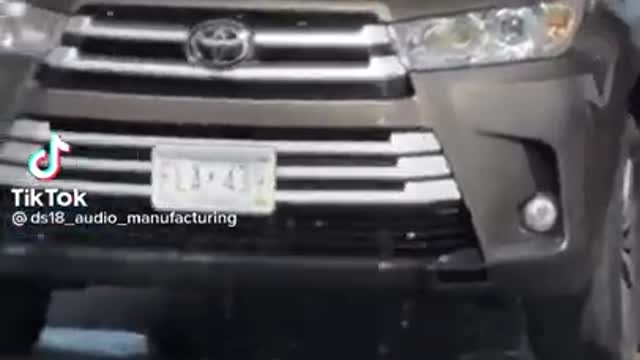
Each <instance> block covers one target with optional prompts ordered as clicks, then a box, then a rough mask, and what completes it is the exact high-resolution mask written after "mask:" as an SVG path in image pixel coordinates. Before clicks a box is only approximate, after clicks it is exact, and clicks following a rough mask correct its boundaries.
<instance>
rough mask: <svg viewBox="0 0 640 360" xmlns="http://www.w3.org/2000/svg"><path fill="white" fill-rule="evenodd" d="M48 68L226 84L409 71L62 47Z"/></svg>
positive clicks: (355, 78)
mask: <svg viewBox="0 0 640 360" xmlns="http://www.w3.org/2000/svg"><path fill="white" fill-rule="evenodd" d="M45 62H46V63H47V65H49V66H51V67H54V68H59V69H64V70H73V71H82V72H93V73H101V74H117V75H125V76H127V75H130V76H148V77H158V78H174V79H192V80H226V81H238V82H242V81H246V82H256V81H257V82H260V81H266V82H284V83H287V82H290V83H295V82H317V83H335V82H338V83H339V82H367V83H369V82H372V81H387V80H393V79H396V78H401V77H403V76H405V74H406V70H405V68H404V67H403V66H402V64H401V63H400V60H399V59H398V58H397V57H396V56H378V57H372V58H370V61H369V64H368V65H367V66H356V65H347V64H340V63H338V64H335V65H318V64H316V65H301V64H299V63H297V64H286V65H284V64H280V65H274V64H264V63H263V64H258V65H251V66H244V67H237V68H231V69H227V70H213V69H207V68H204V67H198V66H193V65H190V64H188V63H186V62H184V63H180V62H154V61H148V60H130V59H125V58H118V57H106V56H86V55H82V54H80V52H79V50H78V49H77V48H72V47H59V48H56V49H55V50H53V51H52V52H51V53H50V54H49V55H48V56H47V58H46V59H45Z"/></svg>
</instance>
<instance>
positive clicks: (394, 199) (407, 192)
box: [0, 164, 460, 206]
mask: <svg viewBox="0 0 640 360" xmlns="http://www.w3.org/2000/svg"><path fill="white" fill-rule="evenodd" d="M0 174H2V176H1V177H0V185H5V186H23V187H33V188H56V189H61V190H73V189H78V190H79V191H86V192H88V193H91V194H94V195H105V196H135V197H147V198H148V197H150V196H151V186H149V185H141V184H126V183H116V182H95V181H82V180H51V181H45V182H43V181H38V180H36V179H34V178H33V177H31V175H29V174H28V173H27V169H26V166H24V165H23V166H12V165H2V164H0ZM275 198H276V201H277V202H278V203H284V204H301V205H335V206H347V205H425V204H429V203H437V202H443V201H453V200H460V192H459V190H458V186H457V184H456V182H455V181H454V180H453V179H443V180H431V181H421V182H407V183H406V186H405V187H404V189H403V190H381V191H379V190H368V191H367V190H362V191H357V190H356V191H351V190H278V191H276V196H275Z"/></svg>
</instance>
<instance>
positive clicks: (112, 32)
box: [66, 16, 391, 49]
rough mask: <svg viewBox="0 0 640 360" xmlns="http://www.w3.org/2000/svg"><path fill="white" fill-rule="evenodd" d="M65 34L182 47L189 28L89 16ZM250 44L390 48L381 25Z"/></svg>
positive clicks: (282, 35)
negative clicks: (171, 44) (180, 45)
mask: <svg viewBox="0 0 640 360" xmlns="http://www.w3.org/2000/svg"><path fill="white" fill-rule="evenodd" d="M66 32H67V33H68V34H72V35H77V36H82V37H90V38H98V39H112V40H128V41H139V42H172V43H184V42H186V41H187V39H188V37H189V28H188V27H186V26H181V25H170V24H166V25H153V24H148V23H127V22H115V21H114V22H107V21H94V19H93V18H91V17H90V16H74V17H72V18H71V19H70V21H69V23H68V25H67V28H66ZM253 39H254V42H255V44H256V46H258V47H278V48H302V49H307V48H332V49H336V48H337V49H340V48H346V49H353V48H372V47H375V46H383V45H389V44H391V38H390V35H389V32H388V31H387V28H386V27H385V26H384V25H366V26H364V27H363V28H362V29H359V30H351V31H347V30H336V31H321V30H314V29H305V28H286V29H277V30H274V29H254V38H253Z"/></svg>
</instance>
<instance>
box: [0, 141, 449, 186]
mask: <svg viewBox="0 0 640 360" xmlns="http://www.w3.org/2000/svg"><path fill="white" fill-rule="evenodd" d="M39 148H40V145H37V144H27V143H21V142H15V141H10V142H5V143H0V161H6V162H10V163H15V164H26V162H27V159H28V157H29V154H31V153H33V152H34V151H36V150H38V149H39ZM62 166H63V168H69V169H75V170H95V171H108V172H129V173H142V174H145V173H151V162H150V161H140V160H113V159H100V158H83V157H74V156H73V153H72V154H71V155H69V156H64V157H62ZM276 171H277V178H278V179H280V180H381V181H409V180H416V179H424V178H433V177H444V176H448V175H450V174H451V170H450V169H449V165H448V163H447V160H446V159H445V158H444V156H442V155H435V156H412V157H401V158H399V159H398V164H397V165H396V166H357V165H354V166H278V167H277V170H276Z"/></svg>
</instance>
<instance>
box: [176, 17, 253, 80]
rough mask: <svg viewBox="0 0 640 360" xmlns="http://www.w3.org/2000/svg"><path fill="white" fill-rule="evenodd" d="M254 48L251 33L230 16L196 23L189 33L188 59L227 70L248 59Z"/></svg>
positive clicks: (195, 62)
mask: <svg viewBox="0 0 640 360" xmlns="http://www.w3.org/2000/svg"><path fill="white" fill-rule="evenodd" d="M252 50H253V39H252V32H251V30H249V28H247V27H246V26H245V25H244V24H242V23H240V22H238V21H235V20H231V19H217V20H210V21H207V22H204V23H201V24H198V25H196V26H195V27H194V28H193V29H192V30H191V33H190V35H189V39H188V41H187V46H186V52H187V58H188V60H189V62H191V63H193V64H200V65H203V66H206V67H209V68H213V69H224V68H228V67H231V66H233V65H236V64H238V63H240V62H242V61H243V60H245V59H247V58H248V57H249V55H250V54H251V52H252Z"/></svg>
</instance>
